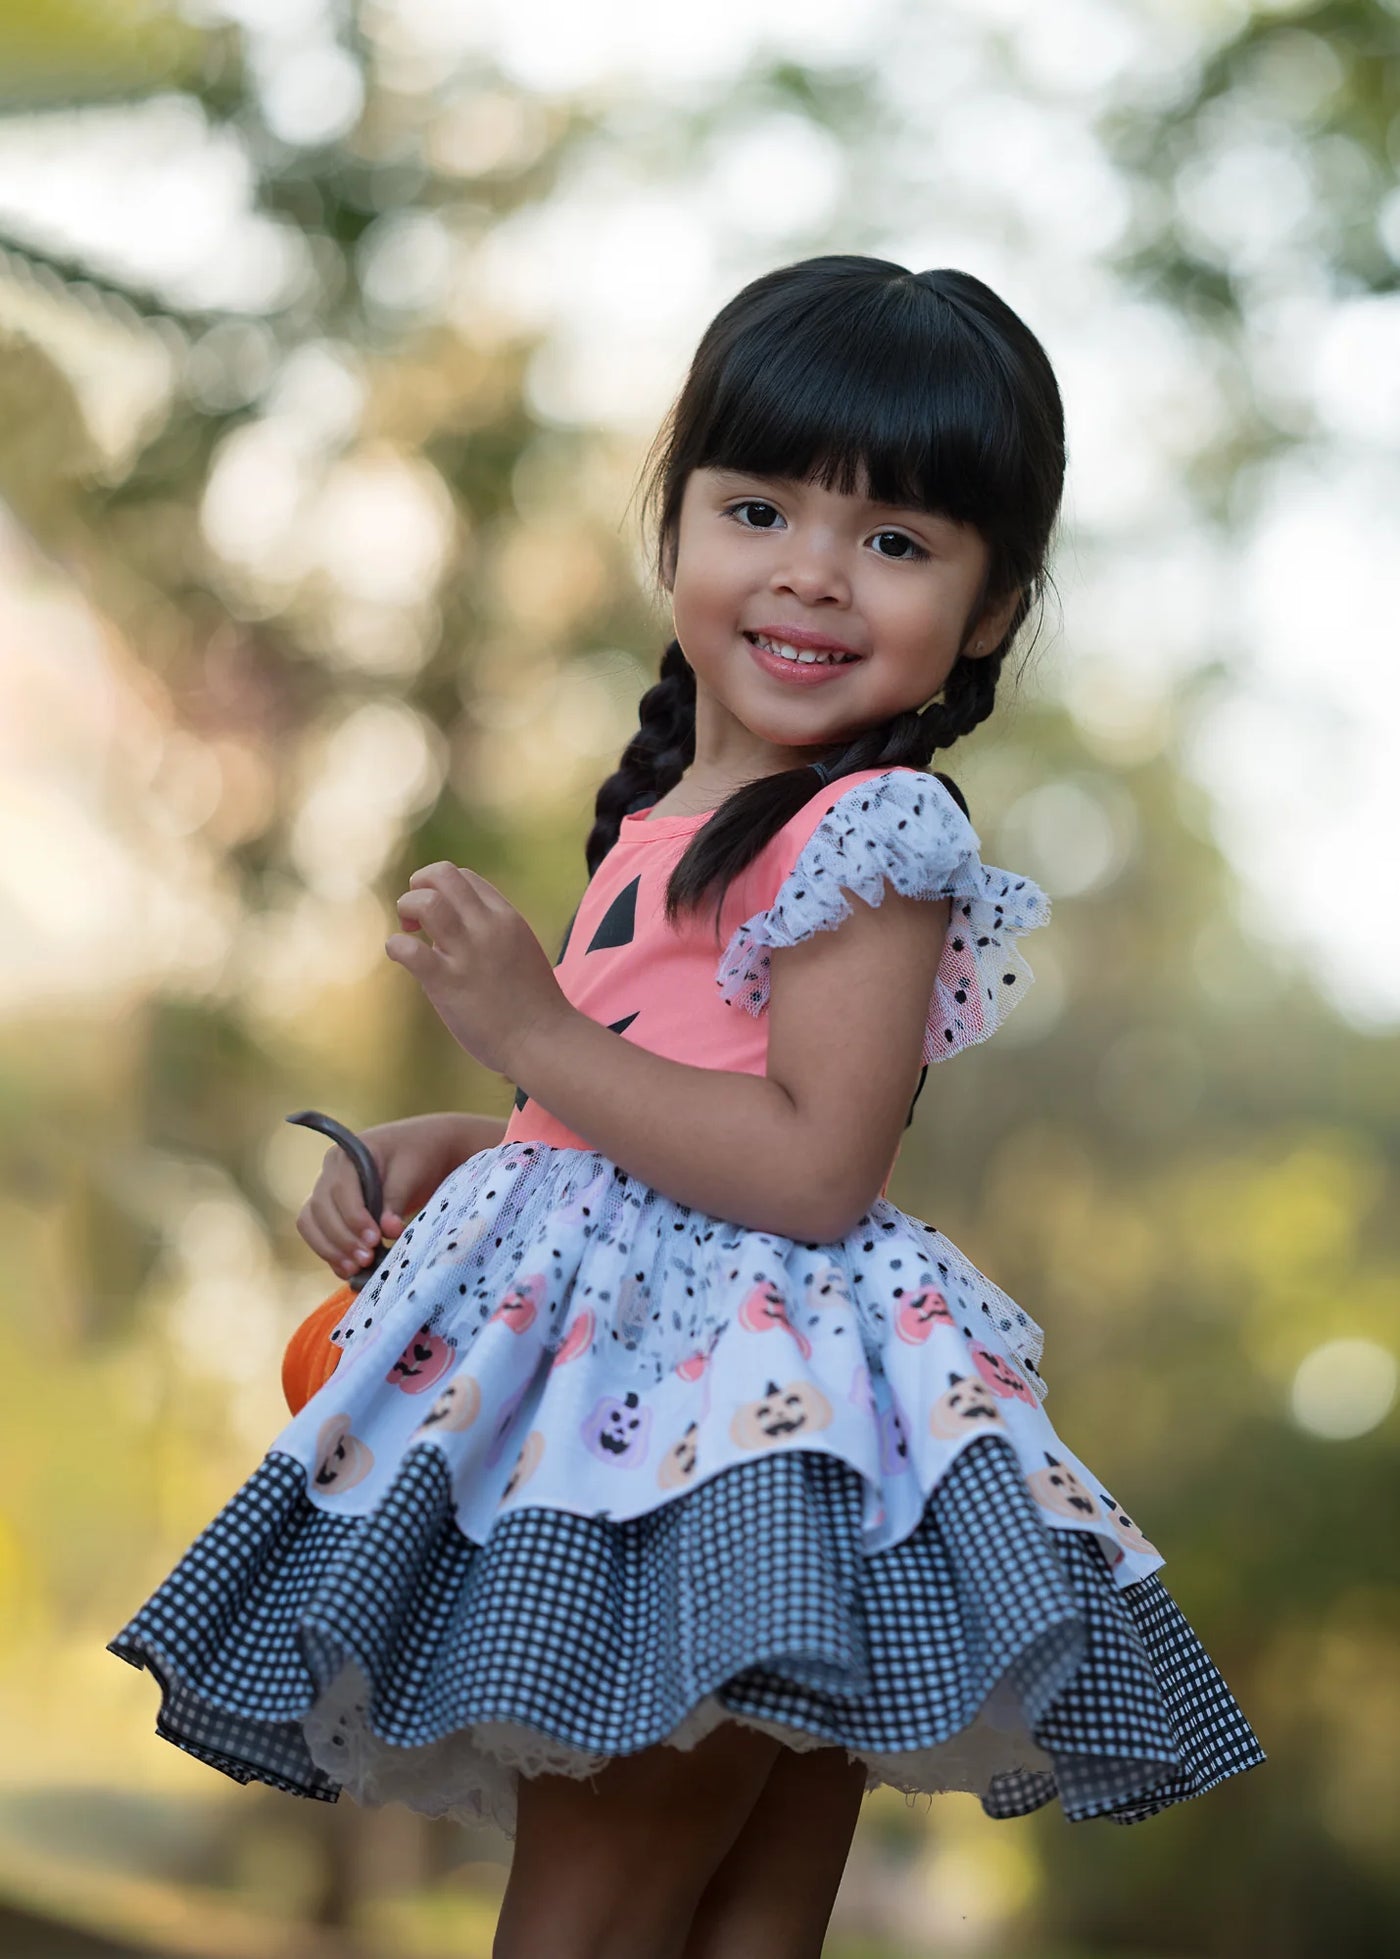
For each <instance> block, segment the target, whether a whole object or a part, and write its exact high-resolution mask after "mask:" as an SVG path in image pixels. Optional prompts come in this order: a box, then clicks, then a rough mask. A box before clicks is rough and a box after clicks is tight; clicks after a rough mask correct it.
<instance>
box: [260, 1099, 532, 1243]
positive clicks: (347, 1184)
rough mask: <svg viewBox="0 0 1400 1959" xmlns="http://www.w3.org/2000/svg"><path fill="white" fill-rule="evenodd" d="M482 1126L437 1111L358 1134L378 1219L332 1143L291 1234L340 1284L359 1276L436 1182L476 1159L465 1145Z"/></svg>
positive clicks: (353, 1172) (342, 1153)
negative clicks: (379, 1202)
mask: <svg viewBox="0 0 1400 1959" xmlns="http://www.w3.org/2000/svg"><path fill="white" fill-rule="evenodd" d="M482 1120H485V1123H486V1127H487V1129H488V1130H489V1129H491V1128H493V1127H494V1124H493V1122H492V1121H491V1120H490V1119H483V1118H478V1117H475V1116H470V1115H463V1114H459V1113H458V1112H456V1111H442V1112H440V1113H436V1114H433V1115H422V1116H400V1117H399V1119H398V1120H397V1121H396V1122H381V1123H376V1124H375V1126H374V1127H373V1128H372V1129H362V1130H361V1131H360V1140H361V1142H362V1143H364V1144H365V1145H366V1147H367V1148H368V1150H369V1153H370V1155H371V1156H372V1157H373V1158H374V1160H375V1162H376V1164H377V1165H378V1166H379V1176H380V1181H381V1183H382V1186H383V1201H384V1208H383V1210H382V1212H381V1213H380V1215H379V1217H378V1218H372V1217H371V1216H370V1214H369V1212H368V1211H367V1210H366V1208H365V1200H364V1195H363V1193H362V1191H361V1189H360V1179H359V1176H358V1175H357V1173H356V1170H355V1166H354V1164H353V1163H352V1162H351V1160H350V1158H349V1156H348V1155H347V1154H346V1152H345V1151H344V1150H343V1149H341V1147H340V1145H339V1144H338V1143H332V1145H331V1147H330V1148H329V1149H328V1150H327V1151H326V1154H325V1159H324V1161H323V1162H322V1164H321V1174H320V1176H319V1177H318V1178H317V1179H316V1185H315V1188H314V1189H313V1190H312V1192H311V1195H310V1197H308V1198H307V1200H306V1202H305V1204H303V1205H302V1207H301V1211H300V1213H299V1215H298V1217H297V1230H298V1231H299V1232H300V1233H301V1235H302V1237H303V1238H304V1239H305V1240H306V1242H307V1244H308V1245H309V1246H310V1247H311V1249H312V1251H313V1252H315V1254H316V1256H317V1257H318V1258H323V1259H324V1260H325V1261H326V1264H327V1265H329V1266H330V1267H331V1269H332V1271H334V1272H338V1273H339V1274H340V1276H341V1277H342V1278H346V1279H348V1278H349V1277H350V1276H351V1274H352V1273H354V1272H357V1271H359V1272H363V1271H364V1270H365V1268H366V1267H367V1266H368V1265H369V1263H370V1261H371V1260H372V1259H373V1257H374V1254H375V1253H376V1252H377V1251H378V1249H379V1244H380V1240H381V1238H387V1239H388V1240H389V1242H390V1243H391V1244H392V1242H393V1241H394V1239H395V1238H397V1237H399V1236H400V1234H401V1233H402V1231H403V1228H404V1220H405V1219H406V1218H411V1217H413V1216H414V1215H415V1213H417V1212H418V1211H421V1210H422V1208H423V1206H424V1205H425V1204H426V1203H427V1201H428V1199H429V1198H430V1197H431V1196H432V1194H433V1192H434V1191H435V1190H436V1189H437V1188H438V1185H439V1184H441V1183H442V1181H443V1179H444V1178H446V1177H449V1176H450V1175H451V1174H452V1172H453V1171H454V1170H455V1169H457V1168H458V1166H459V1165H460V1164H462V1163H465V1162H466V1161H467V1159H468V1157H470V1156H472V1155H474V1154H475V1148H474V1147H473V1145H472V1143H471V1141H470V1138H471V1135H472V1133H473V1129H474V1127H475V1125H477V1124H478V1122H480V1121H482Z"/></svg>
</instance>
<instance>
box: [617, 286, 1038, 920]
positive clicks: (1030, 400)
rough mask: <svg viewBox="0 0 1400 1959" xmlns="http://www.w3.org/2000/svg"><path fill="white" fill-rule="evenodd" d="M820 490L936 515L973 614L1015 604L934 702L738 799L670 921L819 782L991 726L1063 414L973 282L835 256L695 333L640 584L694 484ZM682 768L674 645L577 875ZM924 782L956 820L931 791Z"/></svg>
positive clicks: (907, 762)
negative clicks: (703, 475) (967, 540)
mask: <svg viewBox="0 0 1400 1959" xmlns="http://www.w3.org/2000/svg"><path fill="white" fill-rule="evenodd" d="M706 468H714V469H730V470H737V471H742V472H744V473H751V474H754V475H758V476H782V477H787V478H790V479H793V480H796V481H803V482H815V483H820V484H821V485H822V486H823V487H825V488H827V489H831V490H836V491H838V492H840V493H841V494H845V495H851V494H864V495H869V496H870V497H872V498H874V499H877V500H878V501H880V502H882V503H886V502H887V503H891V504H900V505H906V506H910V507H914V508H919V509H924V510H929V511H934V512H937V513H939V514H940V515H943V516H947V517H951V518H952V519H953V520H954V521H955V522H958V523H966V524H970V525H972V526H974V527H975V528H976V530H977V531H978V532H979V533H980V535H981V536H982V538H983V540H984V541H985V543H986V544H987V546H988V551H989V566H988V575H987V580H986V588H985V594H984V603H985V604H991V603H992V602H994V601H996V600H1002V601H1004V600H1006V599H1008V598H1009V597H1010V596H1011V594H1012V593H1013V592H1017V593H1019V594H1020V597H1019V600H1018V603H1017V605H1016V608H1015V611H1014V613H1013V614H1012V617H1011V621H1010V624H1009V625H1008V627H1007V629H1006V631H1005V633H1004V634H1003V635H1002V638H1001V640H1000V641H999V643H998V644H997V646H996V647H995V648H993V650H992V651H991V652H990V653H988V654H984V655H982V656H980V657H978V658H973V659H969V658H966V657H964V656H962V655H960V656H959V657H958V659H957V660H955V662H954V663H953V666H952V668H951V670H950V672H949V674H948V677H947V680H946V681H945V683H944V686H943V689H942V691H941V697H940V699H939V700H937V701H936V702H934V703H933V704H931V705H930V706H929V707H927V708H926V709H924V711H923V712H919V711H918V710H917V709H913V708H910V709H905V710H901V711H900V712H899V713H897V714H894V715H892V716H891V717H890V719H889V720H887V721H885V722H883V723H881V724H880V725H879V726H876V727H873V728H868V729H866V730H865V731H864V733H862V734H860V735H857V736H856V737H855V738H854V739H853V740H851V741H848V742H847V743H845V745H844V746H838V747H836V748H835V749H834V750H833V752H832V753H831V754H829V755H827V756H826V757H824V758H823V761H822V765H821V770H820V772H819V773H818V774H817V775H816V776H814V775H813V773H812V766H811V764H810V763H808V764H804V765H803V766H801V767H793V768H788V769H782V770H779V771H778V772H777V773H776V774H774V775H769V776H763V777H760V778H759V779H757V780H756V781H753V782H748V783H745V784H744V785H743V786H742V787H741V788H739V789H736V790H735V791H733V793H732V794H731V795H730V796H728V797H727V798H726V800H725V801H724V802H723V803H722V804H720V806H719V807H718V808H717V809H716V810H715V812H714V814H713V815H712V816H711V817H710V818H709V819H708V821H707V822H706V823H704V824H703V825H702V826H701V828H700V829H699V830H698V831H697V833H696V834H695V836H694V837H692V838H691V840H690V843H689V845H688V847H687V848H686V851H685V853H684V855H683V856H682V857H681V858H680V860H679V862H678V863H677V864H676V866H675V868H674V870H673V871H672V873H671V877H670V879H669V881H668V884H667V891H666V916H667V918H668V920H670V921H671V922H672V923H674V922H675V920H676V918H677V916H678V914H679V913H680V912H681V911H682V910H692V909H696V908H698V906H699V904H700V901H701V899H702V898H703V897H704V896H705V894H706V892H708V891H709V890H711V888H714V889H715V892H716V896H715V928H716V935H717V936H718V929H719V917H720V908H721V905H722V903H723V899H724V894H725V892H726V890H727V889H728V886H729V883H730V881H731V879H733V878H734V877H736V876H737V875H738V873H739V872H740V871H742V870H743V869H744V867H745V866H746V865H747V864H749V863H751V862H752V860H753V859H754V858H755V857H756V856H757V855H758V853H759V851H760V850H762V848H763V846H764V845H765V844H766V843H767V842H768V841H769V840H770V838H772V837H773V836H774V835H776V833H777V832H778V831H779V830H780V829H781V828H782V826H783V825H784V824H785V823H787V822H788V821H790V819H791V818H792V817H794V816H795V815H796V814H797V812H798V811H799V810H800V809H801V808H802V807H803V805H804V804H805V803H807V802H808V801H809V800H810V798H811V797H812V796H813V795H814V794H815V792H816V787H817V785H818V783H819V782H820V781H821V780H822V779H826V780H828V781H830V780H834V779H835V778H837V777H839V776H843V775H849V774H852V773H853V772H855V771H856V770H859V769H871V768H880V767H886V766H888V767H894V766H897V765H902V766H905V767H912V768H925V767H926V766H927V764H928V761H929V759H930V757H931V756H932V754H933V753H934V751H935V750H936V749H939V748H947V747H949V746H951V744H952V743H953V742H955V741H956V740H957V739H958V737H959V736H960V735H965V734H968V733H969V732H970V731H971V730H972V729H973V728H975V727H976V726H977V725H978V724H979V722H982V721H984V720H985V719H986V718H987V716H988V715H989V714H990V713H991V711H992V703H993V698H994V695H995V692H996V685H997V677H998V674H999V672H1000V669H1001V665H1002V662H1003V661H1004V659H1005V657H1006V655H1007V653H1008V652H1009V650H1010V648H1011V645H1012V642H1013V641H1014V639H1015V637H1016V635H1017V633H1018V632H1019V631H1020V628H1021V626H1022V624H1023V623H1024V621H1025V619H1026V617H1027V615H1028V613H1029V611H1030V608H1031V605H1032V602H1033V600H1035V599H1037V598H1039V597H1040V596H1041V594H1042V592H1043V590H1044V584H1045V576H1046V556H1047V553H1048V549H1049V543H1050V536H1051V532H1052V530H1053V528H1054V524H1055V519H1056V516H1057V513H1058V511H1059V506H1060V497H1061V492H1062V489H1063V485H1064V471H1065V436H1064V411H1063V407H1062V405H1061V401H1060V392H1059V389H1058V387H1057V386H1056V383H1055V376H1054V373H1053V371H1052V370H1051V367H1050V362H1049V360H1048V358H1047V356H1046V353H1045V350H1044V348H1043V347H1042V346H1041V344H1040V342H1039V341H1038V340H1037V339H1036V337H1035V335H1034V334H1033V333H1032V332H1031V331H1030V329H1029V328H1028V327H1027V326H1026V325H1025V324H1024V322H1023V321H1022V320H1021V319H1020V318H1019V317H1018V316H1017V315H1016V314H1015V313H1013V312H1012V310H1011V308H1010V307H1009V306H1007V305H1006V303H1005V301H1004V300H1001V299H999V298H998V297H997V295H996V294H995V293H994V292H993V291H992V290H991V288H990V287H989V286H986V285H984V284H983V283H982V281H981V280H980V279H975V278H973V277H972V275H971V274H970V273H967V272H957V271H951V270H943V271H933V272H910V271H908V270H906V268H905V267H904V266H901V265H895V264H893V263H892V262H891V261H889V260H887V259H876V258H863V257H857V256H854V255H849V254H834V255H831V256H826V257H821V258H810V259H804V260H802V261H800V262H799V263H798V264H795V265H787V266H783V267H780V268H779V269H778V270H777V271H774V272H767V273H764V274H763V275H762V276H761V277H760V278H757V279H754V280H753V281H751V283H750V284H749V285H747V286H745V287H744V289H743V290H742V292H740V293H738V294H737V295H736V296H735V298H733V299H731V300H730V301H729V303H728V305H726V306H724V307H723V308H722V309H721V310H720V312H719V313H718V314H717V315H716V316H715V318H714V319H713V320H712V321H711V323H710V325H709V327H708V328H707V329H706V331H705V333H704V336H703V337H702V339H701V341H700V345H699V347H698V348H697V349H696V353H695V358H694V360H693V361H692V362H691V365H690V371H689V373H688V374H687V376H686V379H685V383H684V385H683V387H682V388H681V392H680V394H679V396H678V397H677V399H676V401H675V403H674V405H673V406H672V408H671V410H670V413H669V414H668V416H667V417H666V420H665V422H664V423H663V425H662V427H661V430H660V432H659V433H658V435H657V437H656V440H655V442H654V443H653V445H652V448H651V451H650V453H649V455H648V458H647V461H646V464H645V465H644V472H643V483H644V503H645V507H646V508H647V510H648V511H649V512H650V513H651V514H653V516H654V519H655V521H656V528H657V541H656V561H655V562H656V570H657V575H658V577H660V578H662V579H663V580H664V579H665V577H666V573H667V567H668V564H669V563H673V562H674V560H673V557H672V555H671V554H673V553H674V549H675V543H676V536H677V530H678V525H679V517H680V508H681V499H682V496H683V495H684V491H685V485H686V480H687V478H688V477H689V475H690V473H691V471H692V470H695V469H706ZM694 757H695V674H694V672H693V671H692V669H691V667H690V665H689V663H688V662H687V660H686V658H685V655H684V653H683V652H682V651H681V645H680V641H679V640H676V639H673V640H672V641H671V642H670V644H669V645H668V646H667V648H666V650H665V652H664V654H663V655H662V658H661V670H660V678H659V679H658V680H657V681H656V683H655V684H654V685H653V686H652V687H650V688H649V689H648V690H647V692H646V693H645V694H644V695H643V696H642V700H641V705H640V725H639V727H638V729H637V732H636V734H635V735H634V736H633V737H632V739H631V740H630V741H629V742H628V744H627V747H626V748H625V749H624V750H623V754H622V759H621V762H620V763H619V765H618V767H617V769H616V770H615V771H614V773H613V774H612V775H610V776H609V777H608V778H607V780H606V781H605V782H604V783H603V785H602V787H601V788H600V789H599V791H598V795H597V799H596V801H595V804H594V819H595V820H594V824H593V828H592V830H591V831H590V832H589V835H588V840H587V844H586V846H585V854H586V857H587V861H588V872H589V876H590V877H591V876H592V875H593V873H594V871H596V870H597V868H598V866H599V864H600V863H601V862H602V861H603V858H604V857H605V856H606V855H607V853H608V851H609V850H610V849H611V848H612V846H613V844H614V843H616V841H617V837H618V828H619V824H620V822H621V819H622V817H623V816H625V815H628V814H630V813H633V812H635V811H637V810H639V809H643V808H646V807H648V806H649V805H650V804H652V803H654V802H656V801H658V800H659V798H660V797H662V796H664V795H665V794H666V792H667V791H668V790H669V789H672V788H673V787H674V786H675V784H676V783H677V782H679V781H680V779H681V776H682V775H683V773H684V772H685V769H686V768H687V766H688V765H689V763H690V762H692V761H693V760H694ZM939 780H940V781H942V782H944V783H945V784H946V786H947V787H948V788H949V789H950V790H951V791H952V793H953V794H954V795H955V796H957V800H958V802H959V803H960V804H962V807H963V809H964V810H966V807H967V806H966V804H965V803H964V802H963V798H962V796H961V795H960V794H958V792H957V789H956V787H955V785H954V784H952V783H951V782H950V781H949V779H948V778H947V777H946V776H940V778H939Z"/></svg>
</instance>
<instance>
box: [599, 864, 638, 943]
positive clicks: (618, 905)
mask: <svg viewBox="0 0 1400 1959" xmlns="http://www.w3.org/2000/svg"><path fill="white" fill-rule="evenodd" d="M641 881H642V880H641V878H640V877H634V878H633V880H632V882H631V883H630V884H629V885H626V886H624V887H623V889H622V890H621V891H619V892H618V894H617V896H616V897H615V898H614V899H613V901H612V903H611V904H610V905H609V906H608V908H607V910H606V911H605V912H604V914H603V916H602V918H601V919H600V920H599V922H598V929H597V931H596V932H595V933H594V934H593V937H592V938H591V939H590V940H589V942H588V946H587V950H588V951H589V952H602V951H605V950H606V948H607V947H609V946H621V945H631V943H632V940H633V938H634V937H635V935H636V930H637V886H638V885H639V884H640V883H641Z"/></svg>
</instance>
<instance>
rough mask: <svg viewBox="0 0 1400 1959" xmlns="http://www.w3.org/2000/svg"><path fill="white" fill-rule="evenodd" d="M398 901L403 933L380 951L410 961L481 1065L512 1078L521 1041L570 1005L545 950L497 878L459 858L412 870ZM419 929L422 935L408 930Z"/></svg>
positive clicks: (431, 997)
mask: <svg viewBox="0 0 1400 1959" xmlns="http://www.w3.org/2000/svg"><path fill="white" fill-rule="evenodd" d="M408 884H409V888H408V890H407V891H406V892H405V893H404V895H403V897H401V898H400V899H399V901H398V913H399V919H400V922H401V923H402V924H403V926H404V928H405V929H404V931H403V932H396V933H394V935H393V936H392V937H391V938H388V939H386V940H385V941H384V950H385V951H386V952H387V953H388V955H389V957H390V958H391V959H392V960H394V961H395V962H396V963H397V964H398V965H400V966H405V967H407V969H408V971H409V972H410V973H412V975H413V977H414V978H415V979H416V980H417V982H418V984H419V985H420V986H421V987H422V989H423V991H424V992H425V993H426V994H427V996H428V998H429V1000H430V1001H431V1002H432V1005H433V1008H434V1010H435V1012H436V1013H437V1016H438V1018H439V1019H440V1020H441V1021H442V1023H443V1025H444V1026H445V1027H446V1028H447V1031H448V1032H449V1033H450V1034H451V1035H452V1037H453V1038H454V1040H456V1041H457V1042H458V1043H459V1044H460V1045H461V1046H462V1047H464V1048H465V1049H466V1050H467V1052H468V1054H471V1055H474V1056H475V1057H476V1059H477V1060H478V1061H479V1062H481V1064H482V1066H483V1067H486V1068H492V1069H494V1070H495V1071H496V1072H497V1073H498V1074H502V1075H505V1076H507V1077H511V1078H513V1076H514V1068H513V1065H512V1061H513V1057H514V1056H515V1054H516V1052H517V1050H518V1048H519V1046H520V1044H521V1043H522V1042H523V1041H525V1040H527V1039H529V1038H530V1037H531V1036H532V1035H534V1034H535V1033H537V1032H538V1030H539V1029H540V1027H541V1026H542V1025H543V1024H545V1023H547V1022H548V1021H549V1020H550V1019H551V1018H552V1017H553V1016H554V1015H556V1014H567V1013H570V1012H572V1008H571V1007H570V1005H569V1002H568V1000H567V998H566V997H565V995H564V993H563V992H562V990H561V988H560V986H559V982H558V980H556V979H555V977H554V968H553V966H552V965H551V964H550V960H549V955H548V953H546V951H545V949H544V947H543V946H542V945H541V944H540V942H539V940H538V939H537V938H536V937H535V935H534V933H533V932H532V931H531V930H530V927H529V926H528V924H527V923H526V922H525V920H524V919H523V918H522V917H521V915H520V913H519V912H518V911H517V910H516V909H515V907H514V906H513V905H512V904H511V903H510V902H509V900H508V899H506V898H503V897H502V896H501V894H500V892H499V891H498V890H497V889H496V887H495V885H494V884H490V883H488V882H487V880H486V879H485V878H484V877H478V876H477V874H476V872H475V871H468V870H465V869H464V868H463V867H462V866H460V865H458V864H447V863H438V864H428V865H425V866H424V868H423V869H422V870H421V871H415V872H414V873H413V875H412V877H411V878H410V879H409V880H408ZM419 931H422V932H424V933H427V934H428V935H430V939H431V943H429V941H428V940H427V939H415V938H410V937H409V936H408V934H409V933H412V932H419Z"/></svg>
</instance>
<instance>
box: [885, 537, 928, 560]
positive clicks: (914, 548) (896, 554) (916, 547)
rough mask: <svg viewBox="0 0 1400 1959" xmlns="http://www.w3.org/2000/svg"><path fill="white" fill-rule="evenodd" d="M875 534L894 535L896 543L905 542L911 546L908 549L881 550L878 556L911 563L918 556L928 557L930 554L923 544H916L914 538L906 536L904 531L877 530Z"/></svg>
mask: <svg viewBox="0 0 1400 1959" xmlns="http://www.w3.org/2000/svg"><path fill="white" fill-rule="evenodd" d="M875 535H876V537H892V538H893V539H894V541H895V543H896V544H904V545H907V546H908V547H909V548H908V549H907V550H906V551H880V552H877V553H876V555H877V557H881V558H894V559H895V561H896V562H900V561H903V562H905V563H911V562H912V561H913V560H914V559H916V558H926V557H927V556H928V552H927V551H925V549H924V547H923V546H922V544H916V543H915V542H914V540H913V538H912V537H906V536H905V534H904V532H903V531H876V533H875Z"/></svg>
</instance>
